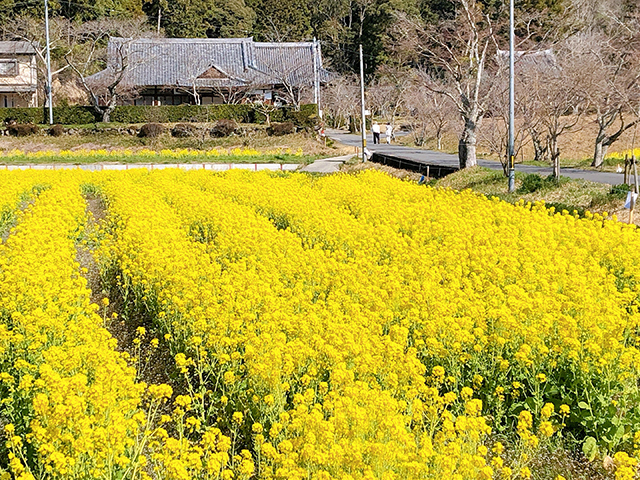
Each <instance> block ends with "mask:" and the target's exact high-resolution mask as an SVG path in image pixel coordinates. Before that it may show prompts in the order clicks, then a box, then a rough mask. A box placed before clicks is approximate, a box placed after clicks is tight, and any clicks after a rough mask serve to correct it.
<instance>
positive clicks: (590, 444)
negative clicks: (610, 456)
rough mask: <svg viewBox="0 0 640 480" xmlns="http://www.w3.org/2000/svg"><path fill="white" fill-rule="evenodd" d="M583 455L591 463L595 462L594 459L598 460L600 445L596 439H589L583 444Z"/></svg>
mask: <svg viewBox="0 0 640 480" xmlns="http://www.w3.org/2000/svg"><path fill="white" fill-rule="evenodd" d="M582 453H584V456H585V457H587V459H588V460H589V461H590V462H593V459H594V458H596V455H597V454H598V443H597V442H596V439H595V438H593V437H587V438H585V440H584V443H583V444H582Z"/></svg>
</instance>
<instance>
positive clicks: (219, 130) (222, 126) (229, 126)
mask: <svg viewBox="0 0 640 480" xmlns="http://www.w3.org/2000/svg"><path fill="white" fill-rule="evenodd" d="M236 128H238V124H237V123H236V122H234V121H233V120H229V119H226V118H221V119H220V120H218V121H217V122H216V123H215V125H214V126H213V128H211V136H212V137H218V138H220V137H228V136H229V135H231V134H232V133H234V132H235V131H236Z"/></svg>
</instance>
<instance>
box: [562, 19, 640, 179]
mask: <svg viewBox="0 0 640 480" xmlns="http://www.w3.org/2000/svg"><path fill="white" fill-rule="evenodd" d="M633 37H634V35H633V34H630V31H629V29H627V28H626V26H625V28H618V29H616V31H615V32H612V34H610V35H604V34H602V33H596V32H589V33H584V34H581V35H576V36H575V37H574V38H573V43H575V44H576V46H575V50H577V51H578V53H579V54H580V55H581V56H582V61H581V64H582V70H583V71H582V75H581V76H582V78H583V82H584V83H585V94H586V99H587V101H588V103H589V106H590V109H591V110H594V111H595V114H596V123H597V125H598V133H597V134H596V138H595V149H594V155H593V162H592V164H591V166H593V167H600V166H601V165H602V164H603V162H604V157H605V155H606V154H607V150H608V148H609V147H610V146H611V145H612V144H613V143H615V142H616V141H617V140H618V139H619V138H620V136H621V135H622V134H623V133H624V132H625V131H627V130H628V129H630V128H632V127H633V126H635V125H636V124H637V123H638V121H639V120H638V117H637V116H636V119H635V120H633V121H628V120H627V118H628V116H630V115H634V114H635V112H637V109H638V79H639V78H640V72H638V71H637V68H636V67H635V66H636V65H637V61H638V53H639V52H638V45H636V44H635V42H634V38H633Z"/></svg>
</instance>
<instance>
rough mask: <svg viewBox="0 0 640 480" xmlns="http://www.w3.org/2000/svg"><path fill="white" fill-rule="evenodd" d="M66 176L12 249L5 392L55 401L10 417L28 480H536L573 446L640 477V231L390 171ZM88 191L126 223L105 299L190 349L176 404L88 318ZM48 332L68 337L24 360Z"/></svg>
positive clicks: (118, 226) (178, 353)
mask: <svg viewBox="0 0 640 480" xmlns="http://www.w3.org/2000/svg"><path fill="white" fill-rule="evenodd" d="M13 174H14V175H16V176H20V175H26V173H19V172H16V173H13ZM46 175H48V176H49V177H47V178H50V180H49V183H50V184H51V185H52V188H51V189H49V190H45V191H43V192H42V193H40V196H39V197H38V199H37V201H36V203H35V204H34V205H33V206H32V207H29V209H28V210H27V213H26V214H25V215H24V218H20V220H19V222H18V226H17V228H16V229H15V230H14V231H13V232H12V234H11V235H10V236H9V240H8V241H7V243H6V245H5V246H3V247H2V249H0V253H2V255H0V262H2V263H0V272H1V273H2V275H3V277H2V279H1V283H0V294H1V295H0V298H1V299H2V300H0V304H1V305H2V310H0V313H1V314H2V315H3V316H2V317H0V318H1V319H2V320H3V324H4V326H3V327H0V328H3V330H0V346H2V347H4V348H5V349H6V351H7V352H9V351H11V352H15V353H11V354H10V355H5V356H3V357H1V358H2V360H0V362H2V363H0V366H1V367H2V368H1V369H0V381H1V382H3V383H0V388H6V389H9V388H13V389H14V390H11V391H9V390H6V391H7V392H8V393H9V394H8V396H9V397H10V398H11V399H12V401H13V402H17V400H18V399H20V398H22V397H20V395H25V394H24V393H23V392H27V391H28V392H32V393H29V394H28V395H27V397H25V398H26V400H24V401H23V402H22V403H20V402H18V403H19V404H20V407H19V408H20V409H22V410H23V411H28V412H30V413H29V414H28V415H27V416H26V417H25V418H28V419H29V421H25V422H23V423H21V424H20V423H19V422H17V421H15V420H14V418H17V415H15V414H13V413H12V412H14V411H17V410H15V408H18V407H13V406H12V407H11V408H9V407H6V408H5V410H3V411H0V414H1V415H4V416H10V415H13V416H12V417H11V419H12V421H11V427H10V428H9V430H6V429H5V430H6V435H7V438H9V441H8V445H9V449H10V451H11V455H13V456H12V457H11V462H12V463H11V468H12V469H13V472H14V474H15V475H16V476H17V475H19V474H20V473H21V470H20V468H23V469H26V468H27V467H28V461H27V460H26V459H23V457H25V456H26V452H27V447H26V445H33V446H34V448H35V449H36V451H37V452H38V460H37V462H38V465H42V466H43V468H44V467H48V468H49V469H51V470H52V471H54V472H57V475H58V476H64V475H65V474H67V475H68V474H69V472H73V474H74V475H75V476H82V474H84V475H85V476H92V477H97V476H101V475H102V474H103V471H104V470H101V469H104V468H107V465H111V467H110V468H112V469H120V470H119V472H120V474H121V475H123V476H125V477H132V478H146V475H152V476H156V477H158V478H171V479H173V478H175V479H181V480H182V479H185V480H186V479H189V478H224V479H231V478H235V479H248V478H261V479H262V478H264V479H285V478H286V479H303V478H304V479H314V480H329V479H345V480H346V479H354V480H355V479H372V478H380V479H385V480H387V479H388V480H392V479H433V478H452V479H459V480H462V479H467V478H474V479H475V478H478V479H482V478H484V479H490V478H512V477H515V476H519V477H520V478H531V477H532V476H533V475H534V474H535V472H532V471H531V469H533V467H532V463H531V462H530V458H531V456H530V453H531V452H532V451H533V450H535V449H536V448H539V447H540V446H544V445H548V443H547V442H548V441H549V439H550V438H553V437H555V436H557V435H558V432H563V431H569V432H570V433H571V434H572V435H574V436H575V437H576V438H588V439H589V442H590V443H589V445H592V444H593V446H594V448H596V447H595V445H597V446H599V447H600V448H602V449H603V450H602V451H609V452H616V451H617V452H618V453H616V454H615V455H614V454H613V453H612V455H614V465H615V467H616V468H617V475H618V477H619V478H630V477H629V475H631V474H632V473H633V469H634V468H635V465H636V460H635V458H634V457H633V456H631V455H629V454H631V453H632V452H633V449H634V448H636V449H637V448H638V447H637V445H638V444H640V441H639V440H638V438H640V435H635V437H634V433H635V431H637V430H638V427H637V425H638V423H639V422H640V413H639V412H638V411H637V408H636V398H638V394H639V393H640V392H639V391H638V390H639V389H638V385H637V382H636V379H637V377H638V374H639V373H640V372H639V371H638V370H639V366H640V351H639V350H638V347H637V345H638V340H639V337H638V334H637V332H638V326H639V325H638V320H639V318H640V317H639V313H638V304H639V302H640V237H638V234H637V233H636V231H635V229H634V228H633V227H631V226H628V225H625V224H620V223H618V222H616V221H615V220H607V219H605V217H603V216H599V215H591V214H587V215H586V217H585V218H578V217H575V216H572V215H569V214H568V213H567V212H558V213H557V212H554V211H553V210H552V209H546V208H544V206H543V205H537V206H532V205H529V204H526V205H525V204H524V203H519V204H517V205H515V206H514V205H510V204H507V203H504V202H500V201H498V200H496V199H493V200H492V199H487V198H485V197H482V196H478V195H476V194H474V193H473V192H470V191H465V192H454V191H451V190H437V189H432V188H427V187H424V186H420V185H417V184H413V183H408V182H400V181H398V180H396V179H392V178H390V177H388V176H386V175H385V174H382V173H379V172H372V171H366V172H362V173H360V174H358V175H356V176H351V175H333V176H326V177H322V178H318V177H311V176H306V175H303V174H282V173H279V172H277V173H266V172H263V173H256V172H243V171H230V172H225V173H211V172H204V171H194V172H185V171H179V170H161V171H151V172H149V171H138V170H132V171H128V172H95V173H88V172H86V173H81V172H75V173H74V174H73V175H72V174H71V173H68V172H67V173H64V172H49V173H47V174H46ZM74 175H75V176H74ZM80 179H81V180H80ZM82 182H83V183H91V184H92V186H93V188H94V189H95V190H96V191H99V192H100V194H101V195H103V197H104V200H105V203H106V205H108V212H107V213H108V217H107V219H106V220H105V221H104V225H103V227H104V230H103V231H101V232H100V235H99V237H100V239H101V240H100V242H101V244H100V246H99V247H98V249H97V251H96V257H97V260H98V261H99V263H100V265H101V268H102V270H103V274H104V275H103V277H104V278H114V279H115V280H114V285H113V287H114V288H117V289H119V291H120V292H121V294H122V296H123V298H125V299H127V301H128V303H129V307H128V308H130V309H135V308H137V309H139V313H140V314H144V315H148V316H149V318H150V320H152V322H153V325H152V326H151V325H150V326H149V328H145V329H142V330H141V329H138V331H137V336H136V341H137V342H138V343H140V342H143V341H146V339H147V337H157V338H153V340H151V342H155V343H152V345H154V346H155V347H156V348H166V349H168V350H169V354H170V357H171V358H173V364H172V365H170V366H169V368H170V369H171V370H172V371H173V372H174V374H175V376H176V377H179V378H178V379H177V380H176V382H175V384H174V389H177V388H180V391H177V390H176V391H175V396H174V392H173V390H172V389H171V387H169V386H167V385H158V386H150V387H148V389H147V394H146V395H145V394H144V390H145V388H144V385H140V384H136V383H135V382H134V379H135V372H133V371H132V369H131V368H130V367H128V366H127V365H126V363H125V360H124V358H123V356H122V355H120V354H118V353H116V352H115V346H114V345H113V340H111V339H110V338H109V336H108V334H107V333H106V331H105V330H104V329H102V327H101V323H100V319H99V318H98V317H97V316H96V315H95V310H96V309H97V307H94V306H91V305H90V304H89V302H88V300H87V298H88V294H87V289H86V285H85V284H84V281H83V279H82V278H81V277H79V276H78V275H77V270H78V268H77V265H76V264H75V263H74V260H73V258H74V242H73V238H75V237H77V236H78V234H79V232H81V231H82V222H83V221H84V220H83V219H85V214H84V210H83V209H84V205H83V201H82V198H81V196H80V194H79V185H80V183H82ZM60 218H62V220H60ZM55 219H58V220H57V221H55V222H54V220H55ZM46 235H49V236H46ZM50 237H51V238H52V239H51V240H48V239H49V238H50ZM19 241H21V242H23V243H24V244H25V245H22V244H18V245H17V246H14V243H15V242H19ZM45 241H46V242H49V243H50V244H51V245H52V247H51V251H49V250H47V252H46V253H47V255H41V256H40V257H38V258H32V257H33V255H32V254H29V252H31V251H34V249H36V247H35V245H39V244H41V243H43V242H45ZM12 242H13V243H12ZM28 242H32V243H33V245H31V246H29V243H28ZM29 248H31V250H29ZM18 251H20V252H26V254H25V255H23V256H24V257H25V258H19V255H18V254H17V253H13V254H12V253H11V252H18ZM5 258H6V260H3V259H5ZM25 262H27V263H25ZM28 262H31V263H28ZM34 262H39V263H37V264H36V263H34ZM41 264H42V265H41ZM10 265H17V266H18V267H16V269H17V270H11V269H10V268H9V267H8V266H10ZM52 265H59V268H58V269H57V270H55V271H53V267H52ZM32 271H36V272H44V273H43V274H42V275H31V276H30V275H29V274H28V273H29V272H32ZM10 272H13V273H12V274H11V275H13V276H11V275H9V273H10ZM74 272H76V273H74ZM20 275H22V276H20ZM32 276H33V278H36V279H37V282H40V283H42V285H43V286H40V283H37V284H36V286H32V285H31V284H29V283H28V281H27V280H24V278H27V277H28V278H31V277H32ZM47 282H48V283H47ZM74 282H75V283H74ZM23 284H24V285H25V287H24V288H22V287H20V288H16V287H15V285H20V286H22V285H23ZM54 285H57V287H54ZM67 285H68V286H67ZM38 289H39V290H38ZM9 302H12V303H9ZM14 304H15V305H14ZM17 305H21V307H20V308H21V309H22V310H21V309H20V308H17ZM38 309H39V310H38ZM40 311H42V312H44V313H45V314H44V315H43V314H41V313H40ZM13 312H18V313H17V314H15V315H18V316H14V313H13ZM69 312H73V315H70V314H69ZM24 317H27V318H29V319H30V320H29V321H26V320H23V318H24ZM41 317H43V318H42V319H41ZM16 319H18V320H19V321H18V320H16ZM30 322H31V323H30ZM39 322H42V323H39ZM30 324H34V325H41V324H42V325H46V329H45V328H43V327H40V326H38V327H37V328H36V331H37V332H40V333H41V334H42V335H44V337H42V336H40V337H39V336H37V335H36V334H35V333H34V334H30V336H27V335H26V334H25V333H21V332H18V333H20V334H21V335H23V336H22V337H18V339H16V338H15V336H16V327H15V325H21V327H20V328H24V327H22V325H30ZM75 325H82V326H83V329H82V331H81V332H76V330H78V328H77V327H75ZM57 332H65V334H64V335H62V334H58V333H57ZM3 335H4V336H3ZM82 335H85V336H86V337H91V338H85V336H82ZM34 338H35V339H37V341H36V340H34ZM2 339H6V340H2ZM159 339H162V341H160V340H159ZM2 342H5V343H2ZM10 342H13V343H10ZM20 342H23V343H20ZM14 344H15V345H18V346H19V347H18V348H16V347H14V346H13V345H14ZM5 345H6V346H5ZM85 345H90V346H91V348H92V349H95V352H94V351H93V350H92V354H91V355H90V354H89V353H88V350H86V349H85ZM9 348H11V350H9ZM96 352H97V353H96ZM5 358H6V359H7V360H5ZM20 359H23V362H21V361H20ZM104 370H108V371H109V372H110V375H111V376H110V377H108V378H109V379H111V381H108V380H107V378H105V375H106V373H103V371H104ZM20 372H22V373H20ZM27 374H29V375H31V377H28V376H27ZM56 375H57V376H56ZM7 376H8V377H7ZM25 378H26V380H25ZM39 380H46V381H44V382H40V383H37V382H38V381H39ZM4 385H6V386H4ZM29 389H31V390H29ZM60 389H64V390H63V391H60ZM98 389H99V390H100V393H102V394H104V396H100V395H99V394H98V393H96V392H94V390H98ZM3 392H4V391H3ZM106 397H108V399H109V400H108V401H107V400H106ZM100 401H102V402H103V403H100ZM91 402H95V403H91ZM56 408H57V410H56ZM25 409H26V410H25ZM53 412H56V413H57V414H56V415H54V414H53ZM97 412H98V413H97ZM100 412H101V413H100ZM105 412H107V413H105ZM111 428H113V429H115V431H114V432H112V431H111V430H110V429H111ZM495 432H498V433H499V434H500V436H504V437H505V438H506V439H507V442H508V446H507V447H506V448H509V449H510V450H509V451H510V455H509V461H508V462H507V459H506V458H505V457H504V456H503V454H504V451H505V446H504V445H503V444H502V443H499V442H496V436H494V435H493V433H495ZM98 435H102V437H100V439H96V438H97V437H96V436H98ZM14 438H15V440H14ZM87 439H89V440H87ZM98 440H99V441H98ZM89 444H91V445H94V444H95V445H98V446H99V447H94V446H89ZM45 445H48V446H47V447H44V446H45ZM51 446H53V447H51ZM91 448H93V450H90V449H91ZM625 451H626V452H627V453H624V452H625ZM20 452H22V453H20ZM104 452H110V453H109V454H108V455H106V454H105V453H104ZM60 454H62V457H60ZM21 455H22V456H23V457H21ZM0 461H1V460H0ZM109 462H111V463H109ZM64 469H67V470H64ZM74 469H75V470H74ZM25 471H26V470H25ZM630 472H631V473H630Z"/></svg>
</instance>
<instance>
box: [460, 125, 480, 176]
mask: <svg viewBox="0 0 640 480" xmlns="http://www.w3.org/2000/svg"><path fill="white" fill-rule="evenodd" d="M458 159H459V161H460V168H469V167H475V166H476V165H478V159H477V158H476V122H474V121H472V120H466V121H465V125H464V130H463V132H462V135H461V136H460V141H459V142H458Z"/></svg>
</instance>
